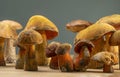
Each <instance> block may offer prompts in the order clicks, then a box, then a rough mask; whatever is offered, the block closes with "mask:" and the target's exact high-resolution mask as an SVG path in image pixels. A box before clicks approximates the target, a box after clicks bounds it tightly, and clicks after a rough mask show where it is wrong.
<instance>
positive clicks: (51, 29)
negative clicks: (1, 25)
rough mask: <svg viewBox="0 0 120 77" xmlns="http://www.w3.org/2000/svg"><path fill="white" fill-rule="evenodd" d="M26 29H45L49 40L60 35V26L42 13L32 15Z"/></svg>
mask: <svg viewBox="0 0 120 77" xmlns="http://www.w3.org/2000/svg"><path fill="white" fill-rule="evenodd" d="M25 29H34V30H36V31H38V32H40V31H45V34H46V36H47V39H48V40H51V39H53V38H55V37H56V36H58V28H57V27H56V25H55V24H54V23H53V22H51V21H50V20H49V19H48V18H46V17H44V16H42V15H34V16H32V17H31V18H30V19H29V21H28V23H27V25H26V27H25Z"/></svg>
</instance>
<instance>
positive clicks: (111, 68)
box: [103, 65, 114, 73]
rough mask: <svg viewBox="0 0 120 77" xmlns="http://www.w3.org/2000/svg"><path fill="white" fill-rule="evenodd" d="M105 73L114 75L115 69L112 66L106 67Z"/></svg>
mask: <svg viewBox="0 0 120 77" xmlns="http://www.w3.org/2000/svg"><path fill="white" fill-rule="evenodd" d="M103 72H104V73H113V72H114V69H113V67H112V65H104V66H103Z"/></svg>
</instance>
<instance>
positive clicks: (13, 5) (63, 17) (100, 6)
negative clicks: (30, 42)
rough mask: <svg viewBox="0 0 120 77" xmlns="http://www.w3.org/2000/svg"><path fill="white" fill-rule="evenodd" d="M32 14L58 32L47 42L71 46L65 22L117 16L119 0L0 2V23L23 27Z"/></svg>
mask: <svg viewBox="0 0 120 77" xmlns="http://www.w3.org/2000/svg"><path fill="white" fill-rule="evenodd" d="M36 14H39V15H44V16H46V17H47V18H49V19H50V20H51V21H52V22H54V23H55V24H56V26H57V27H58V29H59V36H58V37H56V38H55V39H53V40H50V41H48V42H51V41H59V42H67V43H70V44H72V45H73V41H74V37H75V35H76V33H72V32H70V31H68V30H66V28H65V26H66V23H68V22H70V21H72V20H76V19H83V20H88V21H91V22H93V23H94V22H96V21H97V20H98V19H99V18H101V17H103V16H107V15H112V14H120V0H0V20H4V19H11V20H15V21H18V22H19V23H21V24H22V26H23V27H25V25H26V23H27V21H28V19H29V18H30V17H31V16H32V15H36ZM18 32H20V31H18ZM73 47H74V46H73ZM71 53H73V48H72V50H71Z"/></svg>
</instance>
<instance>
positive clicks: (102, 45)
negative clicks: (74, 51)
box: [74, 23, 116, 68]
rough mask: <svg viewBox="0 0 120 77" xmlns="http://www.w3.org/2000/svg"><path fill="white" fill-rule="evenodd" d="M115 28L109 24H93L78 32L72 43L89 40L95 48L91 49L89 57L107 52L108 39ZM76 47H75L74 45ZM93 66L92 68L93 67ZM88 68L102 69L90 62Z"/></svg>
mask: <svg viewBox="0 0 120 77" xmlns="http://www.w3.org/2000/svg"><path fill="white" fill-rule="evenodd" d="M115 31H116V30H115V28H114V27H113V26H111V25H109V24H106V23H95V24H93V25H91V26H89V27H87V28H86V29H84V30H82V31H80V32H78V34H77V35H76V37H75V41H74V43H77V42H79V41H80V40H84V39H85V40H90V41H91V42H92V43H93V44H94V45H95V47H94V48H93V51H92V52H91V53H90V54H91V56H92V55H94V54H96V53H97V52H101V51H102V50H109V48H110V45H109V38H110V36H111V34H113V33H114V32H115ZM76 46H77V45H76ZM93 64H94V66H93ZM88 67H89V68H99V67H102V65H100V64H98V63H96V62H93V61H90V63H89V66H88Z"/></svg>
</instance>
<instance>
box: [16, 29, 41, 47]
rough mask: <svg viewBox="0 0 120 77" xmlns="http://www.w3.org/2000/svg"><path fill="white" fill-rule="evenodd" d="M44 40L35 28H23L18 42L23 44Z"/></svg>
mask: <svg viewBox="0 0 120 77" xmlns="http://www.w3.org/2000/svg"><path fill="white" fill-rule="evenodd" d="M42 42H43V39H42V36H41V35H40V34H39V33H38V32H36V31H34V30H23V31H22V32H20V34H19V35H18V39H17V43H20V44H22V45H25V44H26V45H27V44H40V43H42Z"/></svg>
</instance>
